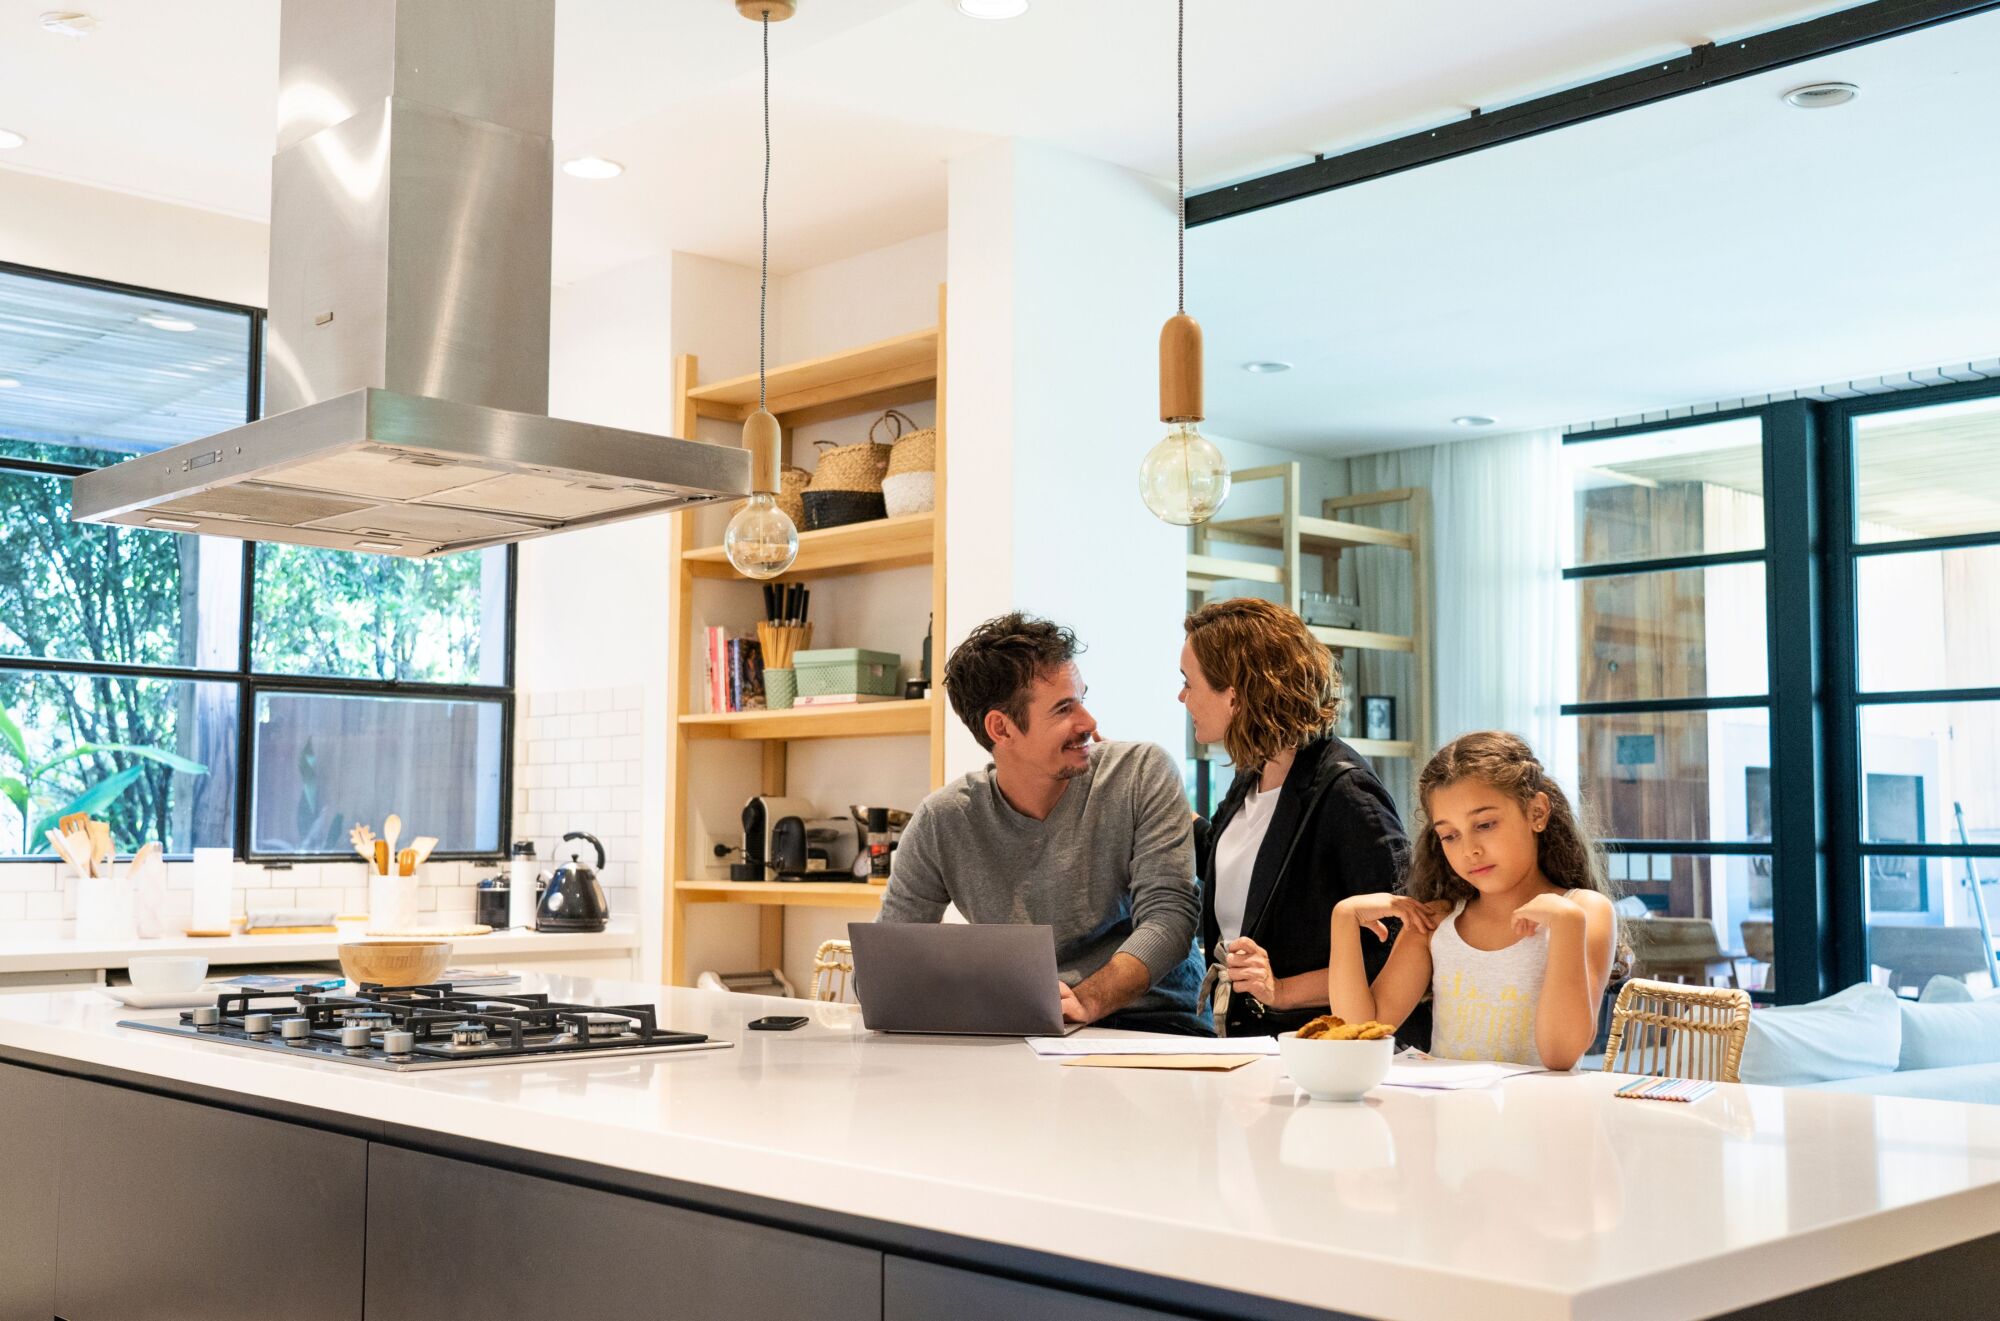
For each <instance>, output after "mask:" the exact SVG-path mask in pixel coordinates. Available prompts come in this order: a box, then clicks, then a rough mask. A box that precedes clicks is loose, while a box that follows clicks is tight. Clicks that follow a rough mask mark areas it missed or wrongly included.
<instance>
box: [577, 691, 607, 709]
mask: <svg viewBox="0 0 2000 1321" xmlns="http://www.w3.org/2000/svg"><path fill="white" fill-rule="evenodd" d="M583 709H584V710H586V711H609V710H610V709H611V690H610V689H609V688H593V689H591V690H590V691H589V692H586V693H585V694H584V695H583Z"/></svg>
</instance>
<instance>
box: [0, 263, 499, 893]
mask: <svg viewBox="0 0 2000 1321" xmlns="http://www.w3.org/2000/svg"><path fill="white" fill-rule="evenodd" d="M260 316H261V314H260V313H259V312H258V311H257V310H256V309H254V308H246V307H236V306H231V305H227V304H221V303H211V302H201V301H198V300H190V299H186V298H181V297H173V296H167V295H163V294H158V293H152V292H148V291H145V290H137V289H129V288H124V287H118V286H111V285H105V284H100V283H94V282H89V281H83V280H77V279H72V278H69V277H65V276H60V275H55V274H51V273H48V272H40V271H33V270H28V269H25V268H20V267H13V266H5V265H0V510H3V511H4V513H0V857H21V856H32V855H41V856H47V855H48V853H49V847H48V844H47V841H46V839H45V836H44V832H45V831H46V830H47V829H48V828H49V827H50V826H52V825H53V824H54V822H55V820H56V818H58V817H59V816H61V815H63V814H65V813H67V812H74V811H89V812H92V813H93V814H94V815H96V816H98V817H99V818H102V819H108V820H109V821H110V822H111V825H112V828H113V834H114V838H115V841H116V844H117V847H118V848H119V850H120V851H121V852H129V851H130V850H131V849H133V848H135V847H137V845H138V844H140V843H141V842H143V841H146V840H149V839H151V840H158V841H160V842H161V843H162V844H163V845H164V846H165V849H166V851H167V853H168V854H169V855H170V856H172V855H185V854H187V853H189V852H190V851H191V850H192V849H194V848H196V847H211V846H224V847H231V848H233V849H234V850H235V851H236V852H237V853H238V855H239V856H246V857H271V858H290V857H315V856H324V857H344V856H351V855H350V854H349V853H348V846H347V840H346V833H347V828H348V826H350V825H351V824H354V823H356V822H379V821H380V820H381V819H382V818H383V817H384V816H386V815H387V814H388V813H389V812H399V813H401V814H402V815H403V816H404V818H405V819H406V820H407V821H410V822H411V823H412V824H413V825H417V823H421V825H420V827H419V828H420V829H421V830H422V832H423V833H425V834H430V835H435V836H437V837H438V838H439V840H440V843H439V847H438V850H437V856H440V857H451V856H475V855H492V854H496V853H498V852H499V851H500V849H501V847H502V845H503V843H504V841H505V838H506V829H507V822H506V806H507V803H506V787H507V786H506V779H507V774H506V770H507V767H506V763H507V757H506V747H507V742H506V740H507V736H508V728H509V723H510V715H511V705H512V698H511V693H510V688H509V685H510V682H511V678H510V663H511V638H510V619H509V614H510V602H511V588H512V584H511V577H512V571H513V568H512V566H513V553H512V551H511V549H510V548H494V549H489V550H485V551H474V552H469V553H467V554H464V555H457V556H449V557H444V558H440V559H436V560H404V559H396V558H390V557H379V556H367V555H354V554H347V553H342V552H335V551H322V550H314V549H304V548H299V547H292V546H271V545H251V544H246V543H242V542H237V541H232V540H226V539H219V538H211V537H189V536H183V535H179V534H176V533H170V532H148V531H144V530H136V529H131V528H118V527H102V526H90V525H82V524H75V523H72V522H70V521H69V482H70V479H71V478H72V477H74V476H76V475H77V474H79V473H82V472H85V471H88V470H90V469H92V468H96V467H101V466H104V465H107V464H111V463H120V462H125V461H128V460H130V459H132V458H134V457H136V456H142V455H145V454H149V453H153V452H156V451H158V450H161V449H164V448H166V447H168V446H171V445H175V444H178V443H180V442H182V441H186V440H193V439H196V438H198V437H201V436H205V435H210V434H213V433H214V432H217V431H222V430H225V429H227V428H230V427H233V426H237V425H240V424H241V423H242V422H244V421H245V420H247V419H249V418H250V417H252V416H254V408H255V400H256V399H257V395H258V373H257V363H256V359H255V355H256V346H257V344H258V342H259V332H260V329H261V327H260V326H259V318H260Z"/></svg>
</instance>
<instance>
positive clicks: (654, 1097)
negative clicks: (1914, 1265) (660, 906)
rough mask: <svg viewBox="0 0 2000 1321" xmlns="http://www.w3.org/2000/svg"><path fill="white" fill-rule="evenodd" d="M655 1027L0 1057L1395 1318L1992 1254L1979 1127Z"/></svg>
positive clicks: (677, 995) (675, 1001) (98, 1008)
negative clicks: (540, 1038) (434, 1046)
mask: <svg viewBox="0 0 2000 1321" xmlns="http://www.w3.org/2000/svg"><path fill="white" fill-rule="evenodd" d="M529 981H530V984H531V986H533V987H534V988H536V989H545V990H547V991H549V992H550V993H551V994H553V995H556V996H558V997H560V998H564V999H575V1000H589V999H597V1000H599V1001H601V1002H607V1003H609V1002H625V1003H631V1002H644V1001H646V1000H649V999H653V1000H656V1001H657V1002H658V1003H659V1004H660V1005H662V1006H663V1015H662V1022H663V1023H665V1024H671V1025H672V1026H674V1027H677V1028H682V1029H686V1030H694V1031H702V1032H707V1033H710V1034H712V1035H717V1036H722V1037H727V1038H729V1039H730V1040H733V1041H735V1042H736V1043H737V1045H736V1046H735V1048H733V1049H731V1050H726V1051H713V1052H704V1053H697V1054H690V1055H678V1056H650V1057H633V1058H627V1059H623V1060H619V1059H602V1060H576V1061H570V1062H567V1063H561V1064H540V1063H535V1064H525V1065H507V1066H499V1067H492V1068H474V1069H458V1070H442V1071H438V1072H432V1073H412V1074H390V1073H382V1072H377V1071H375V1070H369V1069H359V1068H353V1067H350V1066H345V1065H341V1064H338V1063H335V1062H318V1061H311V1060H290V1059H284V1058H274V1057H273V1056H272V1055H270V1054H267V1053H265V1052H260V1051H248V1050H243V1049H240V1048H236V1047H230V1046H226V1045H221V1044H210V1043H204V1042H197V1041H188V1040H185V1039H177V1038H173V1037H166V1036H160V1035H157V1034H152V1033H143V1032H135V1031H132V1030H130V1029H122V1028H119V1027H117V1026H115V1022H116V1020H117V1019H118V1018H120V1017H127V1016H131V1011H128V1010H124V1009H122V1008H121V1007H119V1006H118V1005H116V1004H114V1003H113V1002H112V1001H111V1000H110V999H109V997H107V996H105V995H104V994H103V993H102V992H98V991H74V992H64V993H61V994H34V995H20V996H13V997H9V998H6V999H4V1000H0V1044H5V1045H8V1046H13V1047H17V1048H20V1049H23V1050H28V1051H35V1052H40V1053H43V1054H47V1055H54V1056H61V1057H67V1058H71V1059H75V1060H80V1061H88V1062H91V1063H94V1064H99V1065H104V1066H108V1067H111V1068H116V1069H123V1070H128V1071H131V1072H135V1073H139V1074H146V1075H153V1076H157V1077H160V1078H165V1079H174V1080H178V1081H181V1082H185V1083H191V1084H196V1085H199V1086H204V1087H210V1088H219V1089H223V1090H226V1091H231V1092H236V1093H241V1094H244V1095H247V1096H251V1097H262V1098H268V1099H271V1100H275V1101H285V1102H292V1103H296V1104H299V1105H304V1106H310V1107H316V1108H319V1109H323V1110H332V1111H338V1112H343V1113H347V1114H352V1115H355V1116H361V1117H365V1118H369V1119H375V1120H381V1121H385V1122H390V1123H395V1124H402V1125H410V1126H414V1127H417V1128H427V1129H436V1130H439V1131H443V1132H447V1133H453V1134H458V1135H461V1136H463V1137H466V1138H471V1139H474V1140H483V1141H487V1142H493V1143H500V1144H504V1145H509V1146H516V1147H524V1148H532V1149H534V1150H537V1151H543V1152H548V1153H551V1154H554V1155H558V1156H563V1157H568V1158H572V1159H576V1160H582V1161H589V1162H595V1163H598V1164H602V1165H608V1166H615V1167H618V1168H622V1169H629V1170H635V1171H641V1172H644V1173H648V1174H653V1175H658V1176H661V1177H665V1178H671V1179H679V1180H685V1181H689V1182H692V1183H696V1184H703V1185H709V1186H713V1187H716V1188H721V1189H727V1190H733V1191H735V1192H739V1193H743V1194H748V1195H752V1196H759V1197H768V1198H775V1199H778V1200H781V1201H792V1202H803V1203H810V1204H813V1205H817V1206H820V1207H824V1208H827V1209H829V1210H832V1211H836V1212H844V1213H847V1214H850V1215H855V1216H863V1217H868V1218H872V1219H876V1220H881V1221H889V1222H894V1223H898V1224H907V1225H914V1226H921V1227H923V1228H927V1229H931V1230H937V1231H942V1232H945V1233H950V1234H958V1235H963V1236H966V1237H969V1238H974V1239H982V1240H987V1241H991V1242H997V1243H1003V1244H1010V1245H1014V1246H1017V1247H1021V1248H1027V1249H1032V1250H1038V1251H1042V1252H1047V1253H1053V1254H1056V1255H1060V1256H1065V1257H1073V1258H1082V1259H1086V1260H1090V1261H1097V1262H1103V1263H1107V1264H1110V1265H1113V1266H1118V1267H1124V1268H1127V1269H1131V1270H1137V1271H1143V1272H1147V1273H1149V1274H1154V1275H1160V1276H1167V1277H1172V1278H1179V1279H1186V1280H1194V1281H1199V1282H1201V1283H1203V1284H1207V1285H1211V1286H1214V1287H1218V1288H1223V1289H1231V1290H1238V1291H1242V1292H1247V1293H1253V1294H1264V1295H1267V1296H1271V1297H1275V1298H1280V1299H1285V1300H1289V1301H1292V1302H1297V1303H1302V1304H1306V1305H1309V1306H1316V1307H1323V1308H1330V1309H1337V1310H1341V1311H1347V1312H1352V1313H1355V1314H1357V1315H1361V1316H1369V1317H1382V1318H1395V1319H1397V1321H1445V1319H1447V1318H1449V1319H1451V1321H1457V1318H1460V1317H1463V1316H1470V1315H1476V1316H1480V1317H1482V1318H1492V1319H1493V1321H1543V1319H1550V1321H1553V1319H1555V1318H1564V1319H1568V1318H1614V1317H1615V1318H1619V1319H1620V1321H1643V1319H1645V1318H1690V1317H1697V1316H1705V1315H1712V1314H1714V1313H1716V1312H1720V1311H1726V1310H1728V1309H1730V1308H1734V1307H1740V1306H1746V1305H1748V1304H1751V1303H1754V1302H1758V1301H1762V1300H1764V1299H1767V1298H1772V1297H1777V1296H1782V1295H1785V1294H1790V1293H1795V1292H1797V1291H1799V1290H1801V1289H1805V1288H1809V1287H1812V1286H1814V1285H1817V1284H1822V1283H1825V1282H1827V1281H1829V1280H1832V1279H1835V1278H1839V1277H1840V1276H1843V1275H1848V1274H1852V1273H1855V1272H1859V1271H1863V1270H1868V1269H1871V1268H1873V1267H1876V1266H1881V1265H1886V1264H1888V1263H1890V1262H1893V1261H1896V1260H1900V1259H1903V1258H1907V1257H1911V1256H1915V1255H1919V1254H1921V1253H1924V1252H1928V1251H1933V1250H1936V1249H1939V1248H1943V1247H1947V1246H1950V1245H1953V1244H1956V1243H1960V1242H1964V1241H1966V1240H1968V1239H1972V1238H1976V1237H1979V1236H1981V1235H1986V1234H1992V1233H1996V1232H2000V1107H1989V1106H1976V1105H1958V1104H1952V1103H1946V1102H1935V1101H1912V1100H1905V1099H1897V1098H1878V1097H1867V1096H1854V1095H1844V1094H1839V1093H1829V1092H1810V1091H1784V1090H1779V1089H1775V1088H1764V1087H1741V1086H1724V1087H1719V1088H1717V1089H1716V1091H1715V1092H1714V1093H1712V1094H1711V1095H1709V1096H1708V1097H1706V1098H1704V1099H1703V1100H1701V1101H1698V1102H1695V1103H1693V1104H1690V1105H1677V1104H1666V1103H1661V1102H1647V1101H1623V1100H1617V1099H1614V1098H1613V1097H1612V1095H1611V1091H1612V1089H1613V1087H1614V1086H1615V1085H1616V1080H1615V1079H1612V1078H1609V1077H1606V1076H1604V1075H1539V1076H1533V1075H1531V1076H1526V1077H1521V1078H1516V1079H1514V1080H1512V1081H1509V1082H1507V1083H1504V1084H1502V1085H1500V1086H1498V1087H1495V1088H1492V1089H1487V1090H1481V1091H1461V1092H1451V1093H1410V1092H1392V1091H1378V1092H1376V1093H1375V1094H1374V1095H1373V1096H1372V1097H1371V1098H1370V1099H1369V1100H1367V1101H1365V1102H1363V1103H1361V1104H1358V1105H1329V1104H1321V1103H1315V1102H1311V1101H1308V1100H1306V1099H1305V1098H1304V1097H1303V1095H1301V1094H1299V1093H1297V1092H1295V1091H1294V1089H1293V1088H1292V1086H1291V1085H1290V1084H1289V1083H1288V1082H1287V1081H1286V1080H1285V1078H1284V1074H1283V1066H1282V1064H1281V1062H1280V1061H1279V1060H1277V1059H1275V1058H1272V1059H1267V1060H1263V1061H1260V1062H1258V1063H1256V1064H1252V1065H1249V1066H1247V1067H1245V1068H1242V1069H1239V1070H1237V1071H1235V1072H1233V1073H1228V1074H1195V1073H1169V1072H1149V1071H1137V1070H1122V1069H1080V1068H1065V1067H1062V1066H1060V1065H1057V1064H1055V1063H1052V1062H1049V1061H1045V1060H1041V1059H1037V1058H1036V1057H1035V1056H1033V1055H1032V1054H1031V1053H1030V1052H1029V1051H1028V1049H1027V1048H1026V1047H1025V1046H1023V1045H1022V1044H1021V1043H1020V1042H1018V1041H1011V1040H975V1039H962V1040H954V1039H941V1038H910V1037H877V1036H871V1035H870V1034H868V1033H866V1032H864V1031H862V1030H861V1029H860V1026H859V1021H858V1018H857V1017H855V1016H854V1014H853V1011H852V1010H850V1009H849V1008H847V1007H844V1006H836V1005H815V1006H808V1007H807V1008H808V1009H809V1011H810V1012H813V1013H814V1016H815V1018H814V1021H813V1022H812V1023H810V1024H808V1025H807V1027H805V1028H804V1029H801V1030H799V1031H796V1032H789V1033H764V1032H745V1031H744V1030H743V1024H744V1023H745V1022H746V1021H747V1020H748V1019H750V1018H752V1017H756V1016H758V1015H759V1014H763V1013H768V1012H772V1011H773V1010H774V1009H790V1010H791V1011H792V1012H799V1011H800V1009H801V1005H800V1002H798V1001H772V1000H766V999H762V998H758V997H752V996H737V995H725V994H721V993H711V992H702V991H691V990H669V989H665V988H647V987H638V986H634V985H630V984H624V983H614V982H597V983H591V982H588V981H585V980H583V979H579V978H565V977H547V978H531V979H529Z"/></svg>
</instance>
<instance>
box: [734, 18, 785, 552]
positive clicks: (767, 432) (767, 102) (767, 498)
mask: <svg viewBox="0 0 2000 1321" xmlns="http://www.w3.org/2000/svg"><path fill="white" fill-rule="evenodd" d="M736 12H737V13H739V14H741V15H743V17H745V18H749V19H755V20H756V21H757V23H758V24H759V25H760V26H761V27H762V28H763V30H764V210H763V224H764V228H763V246H762V248H761V250H760V255H759V257H758V265H757V411H756V412H754V413H752V414H751V415H750V416H749V417H747V418H745V419H744V422H743V448H744V449H746V450H749V451H750V490H751V493H752V494H751V496H750V498H749V499H748V500H747V501H745V502H744V504H743V507H742V508H740V509H738V510H737V511H736V515H735V517H733V518H731V519H730V520H729V528H728V530H727V531H726V532H724V533H723V534H722V552H723V554H724V555H726V556H728V558H729V563H730V564H731V566H733V567H734V568H735V570H736V571H737V572H738V573H740V574H742V575H743V576H744V577H746V578H775V577H777V576H778V575H779V574H781V573H783V572H784V571H785V570H787V569H789V568H791V567H792V561H793V560H795V559H797V558H798V555H799V529H798V528H797V526H796V525H794V524H793V522H792V519H791V515H789V514H787V513H786V512H785V511H784V510H782V509H780V508H779V507H778V496H777V490H778V462H779V456H780V452H781V450H782V449H783V446H784V434H783V433H782V432H781V431H780V430H779V429H778V419H777V418H775V417H773V416H771V413H770V411H769V410H768V409H766V408H765V406H764V405H765V402H766V400H765V396H764V312H765V303H766V295H767V292H768V290H769V288H770V283H771V23H772V21H773V20H777V21H779V22H782V21H784V20H785V19H788V18H790V17H791V16H792V14H793V12H794V4H793V0H736Z"/></svg>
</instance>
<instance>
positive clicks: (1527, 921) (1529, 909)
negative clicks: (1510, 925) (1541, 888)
mask: <svg viewBox="0 0 2000 1321" xmlns="http://www.w3.org/2000/svg"><path fill="white" fill-rule="evenodd" d="M1569 922H1574V923H1575V924H1576V925H1577V927H1578V928H1579V929H1580V928H1581V927H1582V926H1583V910H1582V909H1581V908H1578V907H1577V906H1576V905H1575V904H1574V903H1571V902H1570V900H1569V898H1568V897H1567V896H1565V895H1560V894H1538V895H1536V896H1535V897H1534V898H1533V899H1530V900H1529V901H1528V902H1527V903H1525V904H1522V905H1521V906H1520V907H1519V908H1517V909H1515V910H1514V934H1515V935H1517V936H1532V935H1534V934H1535V933H1536V932H1537V931H1541V930H1544V929H1552V928H1554V927H1557V926H1561V925H1563V924H1564V923H1569Z"/></svg>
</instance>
